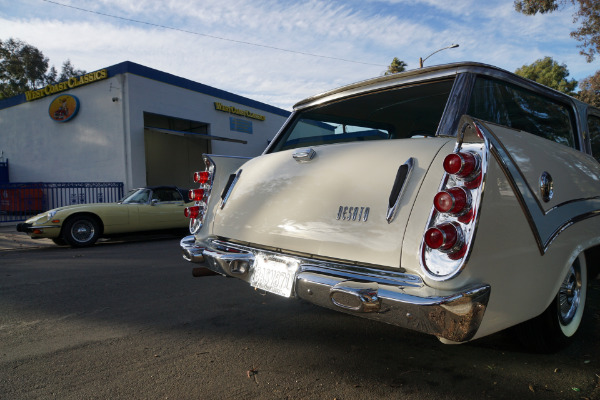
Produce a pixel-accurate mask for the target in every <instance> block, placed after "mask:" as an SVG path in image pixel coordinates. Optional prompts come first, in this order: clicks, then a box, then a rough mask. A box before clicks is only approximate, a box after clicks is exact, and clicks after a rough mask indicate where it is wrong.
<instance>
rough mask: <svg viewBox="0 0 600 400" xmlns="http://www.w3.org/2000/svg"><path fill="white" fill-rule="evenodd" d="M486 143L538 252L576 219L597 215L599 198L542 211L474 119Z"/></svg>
mask: <svg viewBox="0 0 600 400" xmlns="http://www.w3.org/2000/svg"><path fill="white" fill-rule="evenodd" d="M475 123H476V124H477V127H478V128H479V129H480V130H481V132H482V133H483V135H484V136H485V137H486V138H487V140H488V141H489V143H490V149H491V153H492V154H493V155H494V158H495V159H496V161H498V165H499V166H500V168H501V169H502V170H503V172H504V175H505V176H506V178H507V180H508V182H509V184H510V185H511V187H512V189H513V192H514V193H515V196H516V197H517V200H518V201H519V203H520V204H521V208H522V209H523V213H524V214H525V217H526V218H527V221H528V222H529V226H530V228H531V231H532V233H533V236H534V238H535V240H536V242H537V244H538V248H539V251H540V254H542V255H543V254H545V253H546V251H547V250H548V247H549V246H550V244H551V243H552V241H553V240H554V239H555V238H556V237H557V236H558V235H559V234H560V233H561V232H562V231H564V230H565V229H567V228H568V227H569V226H571V225H573V224H574V223H576V222H579V221H582V220H584V219H587V218H592V217H595V216H598V215H600V198H598V197H594V198H587V199H574V200H572V201H568V202H565V203H562V204H559V205H557V206H555V207H553V208H551V209H550V210H548V211H546V212H544V209H543V207H542V205H541V204H540V203H539V201H538V199H537V197H536V196H535V194H534V192H533V189H531V187H529V184H528V183H527V181H526V179H525V177H524V176H523V174H522V173H521V170H520V169H519V167H518V166H517V165H516V163H515V162H514V161H513V159H512V157H511V156H510V154H509V153H508V151H507V150H506V149H505V148H504V146H503V145H502V143H501V142H500V140H499V139H498V138H497V137H496V135H494V133H493V132H492V130H491V129H489V128H488V127H487V126H486V125H485V124H484V123H483V122H482V121H478V122H475Z"/></svg>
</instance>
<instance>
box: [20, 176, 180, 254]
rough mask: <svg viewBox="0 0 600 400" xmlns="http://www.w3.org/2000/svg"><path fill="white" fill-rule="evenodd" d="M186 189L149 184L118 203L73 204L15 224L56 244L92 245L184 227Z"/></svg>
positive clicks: (23, 230) (34, 236)
mask: <svg viewBox="0 0 600 400" xmlns="http://www.w3.org/2000/svg"><path fill="white" fill-rule="evenodd" d="M187 202H189V200H188V193H187V190H186V189H181V188H178V187H174V186H152V187H144V188H139V189H134V190H131V191H130V192H129V193H128V194H127V195H126V196H125V197H123V199H122V200H121V201H119V202H118V203H93V204H77V205H72V206H65V207H60V208H55V209H52V210H49V211H46V212H43V213H41V214H38V215H36V216H34V217H32V218H29V219H28V220H27V221H25V222H24V223H20V224H18V225H17V231H19V232H26V233H27V234H28V235H29V236H31V238H32V239H41V238H49V239H52V241H53V242H54V243H56V244H58V245H64V244H69V245H71V246H72V247H85V246H91V245H93V244H94V243H95V242H96V241H97V240H98V238H100V237H106V236H114V235H118V234H123V233H131V232H142V231H153V230H163V229H175V228H185V227H186V226H188V224H189V219H188V218H186V217H185V216H184V209H185V206H186V203H187Z"/></svg>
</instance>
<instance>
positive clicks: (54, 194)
mask: <svg viewBox="0 0 600 400" xmlns="http://www.w3.org/2000/svg"><path fill="white" fill-rule="evenodd" d="M122 197H123V183H121V182H65V183H0V222H13V221H14V222H16V221H24V220H26V219H27V218H29V217H31V216H33V215H35V214H38V213H40V212H42V211H47V210H50V209H53V208H57V207H62V206H68V205H72V204H88V203H113V202H117V201H119V200H120V199H121V198H122Z"/></svg>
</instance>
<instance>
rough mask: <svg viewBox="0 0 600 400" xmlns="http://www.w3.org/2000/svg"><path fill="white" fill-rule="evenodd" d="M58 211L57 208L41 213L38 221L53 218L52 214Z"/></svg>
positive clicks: (46, 220)
mask: <svg viewBox="0 0 600 400" xmlns="http://www.w3.org/2000/svg"><path fill="white" fill-rule="evenodd" d="M57 212H58V211H57V210H50V211H48V212H47V213H45V214H42V216H41V218H39V220H38V221H39V222H48V221H50V220H51V219H52V218H54V216H55V215H56V213H57Z"/></svg>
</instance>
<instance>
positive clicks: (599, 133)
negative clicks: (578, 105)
mask: <svg viewBox="0 0 600 400" xmlns="http://www.w3.org/2000/svg"><path fill="white" fill-rule="evenodd" d="M588 129H589V131H590V142H591V144H592V155H593V156H594V158H595V159H596V160H598V161H599V162H600V117H598V116H596V115H590V116H588Z"/></svg>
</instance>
